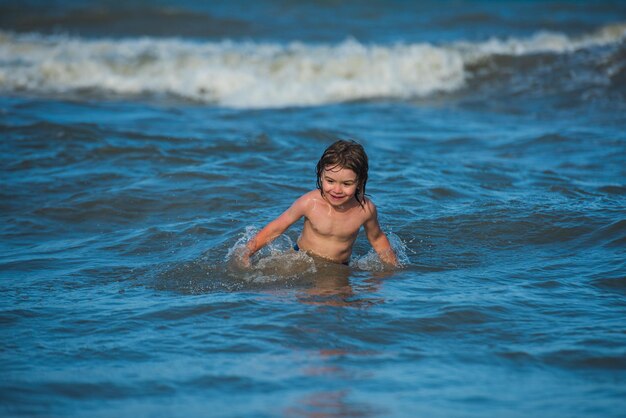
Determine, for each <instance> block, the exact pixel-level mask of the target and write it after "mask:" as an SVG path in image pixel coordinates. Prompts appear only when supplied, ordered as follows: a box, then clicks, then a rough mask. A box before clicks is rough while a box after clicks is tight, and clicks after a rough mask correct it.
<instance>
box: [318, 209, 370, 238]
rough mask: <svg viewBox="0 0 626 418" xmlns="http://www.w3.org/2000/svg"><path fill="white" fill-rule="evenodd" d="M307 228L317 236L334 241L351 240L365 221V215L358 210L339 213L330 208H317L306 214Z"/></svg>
mask: <svg viewBox="0 0 626 418" xmlns="http://www.w3.org/2000/svg"><path fill="white" fill-rule="evenodd" d="M307 221H308V222H307V223H308V224H309V225H308V226H309V227H310V228H311V229H312V230H313V231H314V232H315V233H316V234H318V235H323V236H328V237H333V238H335V239H339V240H343V239H346V240H348V239H352V238H353V237H354V236H355V235H356V234H357V233H358V232H359V228H360V227H361V225H363V222H364V221H365V214H364V212H363V211H362V210H361V209H360V208H353V209H352V210H350V211H348V212H345V213H340V212H336V211H333V210H332V209H330V208H324V207H318V208H315V210H312V211H310V212H309V213H308V214H307Z"/></svg>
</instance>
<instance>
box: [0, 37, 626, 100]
mask: <svg viewBox="0 0 626 418" xmlns="http://www.w3.org/2000/svg"><path fill="white" fill-rule="evenodd" d="M625 31H626V24H623V25H613V26H608V27H605V28H602V29H601V30H600V31H598V32H596V33H593V34H589V35H587V36H583V37H579V38H572V37H568V36H566V35H562V34H555V33H538V34H536V35H535V36H532V37H530V38H524V39H517V38H511V39H491V40H488V41H485V42H480V43H471V42H456V43H452V44H448V45H432V44H427V43H421V44H395V45H366V44H363V43H359V42H357V41H355V40H346V41H344V42H341V43H338V44H332V45H319V44H316V45H313V44H304V43H298V42H293V43H290V44H274V43H253V42H232V41H221V42H194V41H190V40H183V39H157V38H135V39H122V40H112V39H99V40H94V39H84V38H77V37H71V36H61V35H52V36H45V35H40V34H15V33H11V32H0V90H2V91H5V92H20V91H26V92H29V93H34V94H80V93H81V92H83V91H89V92H94V93H102V94H118V95H140V94H154V95H174V96H179V97H183V98H186V99H190V100H196V101H200V102H206V103H213V104H218V105H221V106H228V107H249V108H261V107H282V106H307V105H319V104H326V103H334V102H342V101H349V100H360V99H372V98H381V97H391V98H400V99H402V98H411V97H422V96H427V95H430V94H433V93H435V92H449V91H454V90H457V89H459V88H461V87H463V86H464V85H465V82H466V80H467V77H468V74H467V70H466V65H467V64H472V63H474V62H477V61H478V60H480V59H483V58H485V57H488V56H491V55H494V54H508V55H524V54H533V53H567V52H571V51H575V50H578V49H581V48H588V47H592V46H597V45H605V44H609V43H615V42H619V41H620V40H622V39H623V38H624V36H625Z"/></svg>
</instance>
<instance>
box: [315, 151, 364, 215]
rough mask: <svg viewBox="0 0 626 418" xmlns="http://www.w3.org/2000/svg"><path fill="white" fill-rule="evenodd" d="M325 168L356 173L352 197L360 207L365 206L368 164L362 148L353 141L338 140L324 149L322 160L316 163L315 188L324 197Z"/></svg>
mask: <svg viewBox="0 0 626 418" xmlns="http://www.w3.org/2000/svg"><path fill="white" fill-rule="evenodd" d="M326 167H330V168H331V169H332V168H335V167H340V168H347V169H349V170H352V171H354V172H355V173H356V182H357V186H356V193H355V195H354V197H355V198H356V201H357V202H359V204H360V205H361V206H364V205H365V199H364V198H365V185H366V184H367V171H368V169H369V164H368V161H367V154H366V153H365V150H364V149H363V146H362V145H361V144H359V143H357V142H355V141H345V140H343V139H340V140H339V141H336V142H335V143H333V144H332V145H331V146H329V147H328V148H326V151H324V154H322V158H320V160H319V161H318V162H317V188H318V190H319V191H320V193H321V194H322V196H323V195H324V190H323V189H322V173H323V172H324V169H325V168H326Z"/></svg>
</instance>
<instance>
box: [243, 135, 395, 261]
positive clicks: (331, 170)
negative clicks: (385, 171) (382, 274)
mask: <svg viewBox="0 0 626 418" xmlns="http://www.w3.org/2000/svg"><path fill="white" fill-rule="evenodd" d="M367 171H368V160H367V154H365V150H364V149H363V147H362V146H361V145H359V144H358V143H356V142H354V141H344V140H339V141H337V142H335V143H334V144H332V145H331V146H329V147H328V148H327V149H326V151H324V154H323V155H322V158H320V160H319V162H318V163H317V189H316V190H312V191H310V192H308V193H306V194H304V195H302V196H301V197H300V198H298V199H297V200H296V201H295V202H294V203H293V204H292V205H291V207H290V208H289V209H287V210H286V211H285V212H284V213H283V214H282V215H280V216H279V217H278V218H276V219H274V220H273V221H272V222H270V223H269V224H267V225H266V226H265V227H264V228H263V229H262V230H261V231H260V232H259V233H258V234H256V236H255V237H254V238H252V239H251V240H250V241H248V243H247V244H246V247H245V249H244V251H243V252H242V262H243V264H244V265H245V266H250V256H252V254H254V253H255V252H257V251H259V250H260V249H261V248H263V247H264V246H265V245H267V244H268V243H270V242H271V241H272V240H274V239H275V238H277V237H278V236H279V235H281V234H282V233H283V232H285V231H286V230H287V228H289V227H290V226H291V225H293V224H294V223H295V222H297V221H298V220H299V219H300V218H302V217H303V216H304V227H303V229H302V233H301V234H300V237H299V238H298V241H297V244H296V245H295V246H294V250H296V251H304V252H306V253H307V254H310V255H312V256H318V257H322V258H324V259H327V260H329V261H332V262H335V263H341V264H346V265H347V264H348V261H349V260H350V255H351V254H352V246H353V245H354V241H356V238H357V235H358V232H359V229H360V228H361V226H363V228H364V229H365V233H366V235H367V239H368V240H369V242H370V244H371V245H372V247H373V248H374V250H375V251H376V253H378V256H379V257H380V259H381V260H382V261H383V263H385V264H388V265H392V266H397V265H398V259H397V257H396V254H395V252H394V251H393V249H392V248H391V245H390V244H389V240H388V239H387V236H386V235H385V234H384V233H383V231H382V230H381V229H380V225H379V224H378V215H377V212H376V206H374V203H373V202H372V201H371V200H370V199H368V198H367V197H365V184H366V183H367Z"/></svg>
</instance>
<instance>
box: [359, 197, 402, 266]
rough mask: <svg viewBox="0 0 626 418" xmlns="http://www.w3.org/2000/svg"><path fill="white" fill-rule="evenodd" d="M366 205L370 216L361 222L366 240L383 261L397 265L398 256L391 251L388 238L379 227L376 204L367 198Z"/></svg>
mask: <svg viewBox="0 0 626 418" xmlns="http://www.w3.org/2000/svg"><path fill="white" fill-rule="evenodd" d="M367 206H368V208H369V209H370V211H371V216H370V217H369V218H368V219H367V221H365V223H364V224H363V228H364V229H365V234H366V235H367V240H368V241H369V242H370V244H371V245H372V248H374V251H376V253H377V254H378V257H380V259H381V260H382V262H383V263H385V264H389V265H392V266H394V267H397V266H398V258H397V257H396V253H395V252H394V251H393V248H391V244H390V243H389V239H387V236H386V235H385V233H384V232H383V231H382V229H380V224H379V223H378V212H377V211H376V206H375V205H374V203H372V201H371V200H368V202H367Z"/></svg>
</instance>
